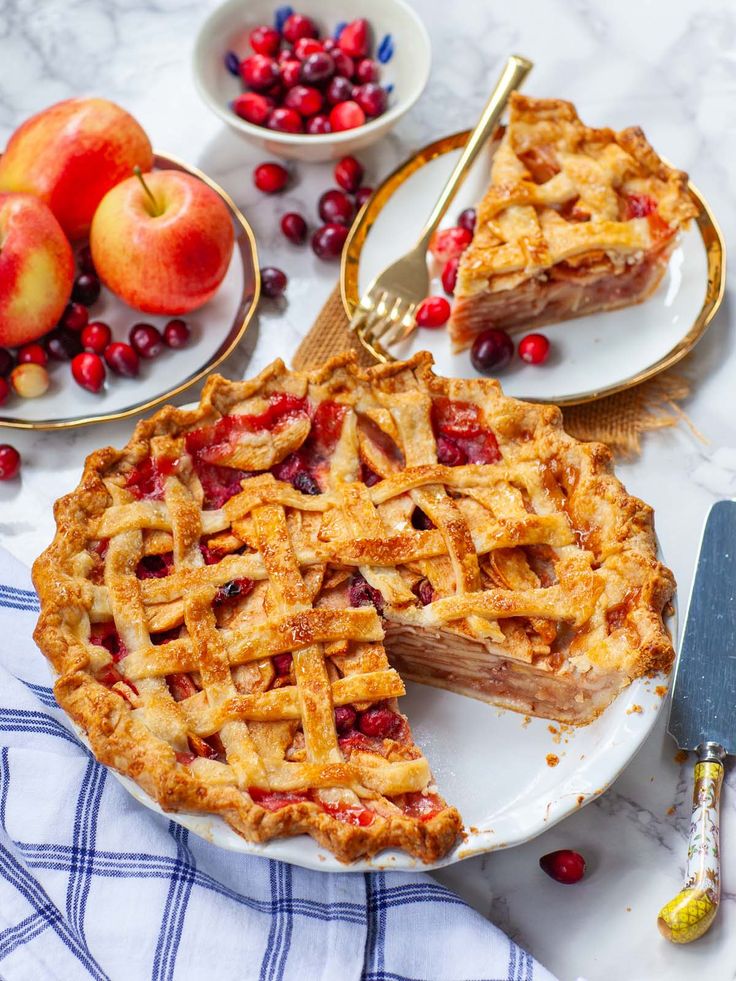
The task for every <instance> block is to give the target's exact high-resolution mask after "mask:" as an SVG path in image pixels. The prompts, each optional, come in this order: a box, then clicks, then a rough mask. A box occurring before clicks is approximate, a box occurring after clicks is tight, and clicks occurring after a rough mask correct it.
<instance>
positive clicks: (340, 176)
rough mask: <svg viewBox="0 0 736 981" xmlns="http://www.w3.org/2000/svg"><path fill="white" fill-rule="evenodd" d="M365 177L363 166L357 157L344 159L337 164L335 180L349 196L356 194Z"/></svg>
mask: <svg viewBox="0 0 736 981" xmlns="http://www.w3.org/2000/svg"><path fill="white" fill-rule="evenodd" d="M364 176H365V171H364V169H363V165H362V164H361V162H360V161H359V160H356V159H355V157H343V158H342V160H338V161H337V163H336V164H335V180H336V181H337V183H338V184H339V185H340V187H341V188H342V189H343V190H344V191H347V192H348V193H349V194H355V192H356V191H357V190H358V188H359V187H360V185H361V182H362V180H363V177H364Z"/></svg>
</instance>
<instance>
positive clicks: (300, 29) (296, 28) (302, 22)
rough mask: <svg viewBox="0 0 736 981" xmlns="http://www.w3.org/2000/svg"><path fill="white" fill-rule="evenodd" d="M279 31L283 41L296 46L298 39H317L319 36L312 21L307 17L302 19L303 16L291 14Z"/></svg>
mask: <svg viewBox="0 0 736 981" xmlns="http://www.w3.org/2000/svg"><path fill="white" fill-rule="evenodd" d="M281 31H282V34H283V35H284V40H285V41H288V42H289V44H296V42H297V41H298V40H299V38H300V37H317V36H318V35H319V31H318V30H317V27H316V25H315V23H314V21H312V20H310V19H309V17H304V15H303V14H291V16H289V17H287V18H286V20H285V21H284V26H283V27H282V29H281Z"/></svg>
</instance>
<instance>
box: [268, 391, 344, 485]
mask: <svg viewBox="0 0 736 981" xmlns="http://www.w3.org/2000/svg"><path fill="white" fill-rule="evenodd" d="M346 412H347V407H346V406H344V405H339V404H338V403H337V402H332V401H330V400H329V399H328V400H327V401H325V402H320V404H319V405H318V406H317V408H316V409H315V410H314V413H313V415H312V425H311V429H310V431H309V435H308V436H307V438H306V439H305V441H304V443H303V444H302V445H301V446H300V447H299V449H298V450H296V451H295V452H294V453H290V454H289V455H288V456H287V457H285V458H284V459H283V460H282V461H281V462H280V463H277V464H276V465H275V466H273V467H272V468H271V473H272V474H273V475H274V477H275V478H276V479H277V480H283V481H285V482H286V483H290V484H291V485H292V487H294V488H295V490H298V491H300V493H302V494H321V493H322V487H321V486H320V480H319V475H320V472H321V471H323V470H324V469H325V468H326V466H327V462H328V460H329V457H330V456H331V454H332V453H333V451H334V449H335V446H336V445H337V441H338V439H339V438H340V433H341V432H342V424H343V420H344V418H345V413H346Z"/></svg>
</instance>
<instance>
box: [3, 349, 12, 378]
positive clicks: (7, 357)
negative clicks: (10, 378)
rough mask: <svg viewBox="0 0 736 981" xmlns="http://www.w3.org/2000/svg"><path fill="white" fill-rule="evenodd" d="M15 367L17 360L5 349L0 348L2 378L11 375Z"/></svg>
mask: <svg viewBox="0 0 736 981" xmlns="http://www.w3.org/2000/svg"><path fill="white" fill-rule="evenodd" d="M14 367H15V358H14V357H13V355H12V354H11V353H10V351H8V349H7V348H5V347H0V378H4V377H5V376H6V375H9V374H10V372H11V371H12V370H13V368H14Z"/></svg>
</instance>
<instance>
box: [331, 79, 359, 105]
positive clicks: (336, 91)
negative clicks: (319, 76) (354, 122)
mask: <svg viewBox="0 0 736 981" xmlns="http://www.w3.org/2000/svg"><path fill="white" fill-rule="evenodd" d="M325 96H326V98H327V101H328V102H329V104H330V105H331V106H336V105H337V104H338V102H347V100H348V99H352V97H353V83H352V82H349V81H348V80H347V78H343V76H342V75H335V77H334V78H331V79H330V84H329V85H328V86H327V91H326V92H325Z"/></svg>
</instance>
